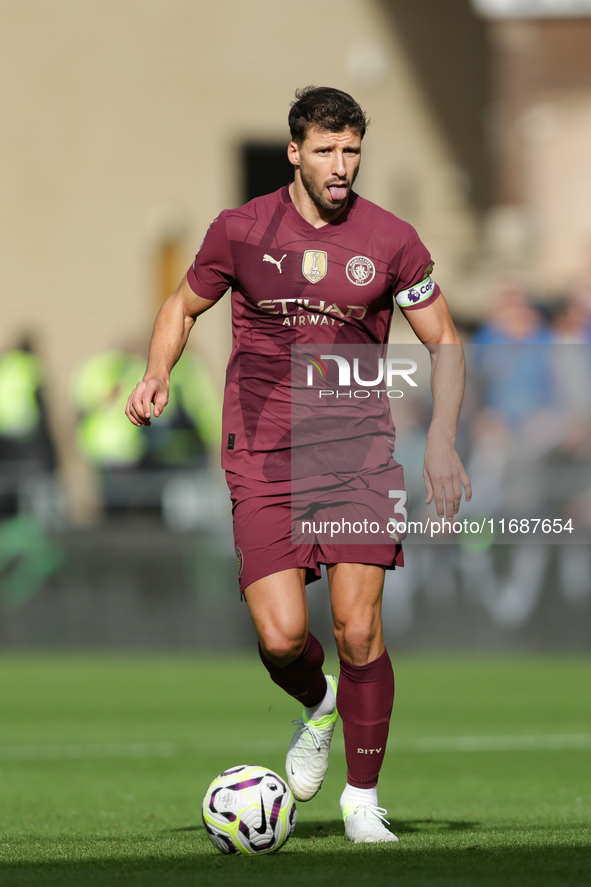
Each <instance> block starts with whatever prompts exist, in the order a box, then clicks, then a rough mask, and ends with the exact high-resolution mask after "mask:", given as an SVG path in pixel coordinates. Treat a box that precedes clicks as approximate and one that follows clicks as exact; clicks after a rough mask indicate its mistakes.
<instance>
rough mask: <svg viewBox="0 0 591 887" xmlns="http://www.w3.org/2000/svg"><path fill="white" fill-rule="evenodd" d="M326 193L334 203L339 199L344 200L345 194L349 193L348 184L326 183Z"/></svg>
mask: <svg viewBox="0 0 591 887" xmlns="http://www.w3.org/2000/svg"><path fill="white" fill-rule="evenodd" d="M327 187H328V193H329V194H330V196H331V199H332V200H334V201H335V203H337V202H339V201H340V200H346V199H347V194H348V193H349V186H348V185H342V184H340V183H339V184H336V185H328V186H327Z"/></svg>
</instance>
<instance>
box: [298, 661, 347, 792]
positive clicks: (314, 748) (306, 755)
mask: <svg viewBox="0 0 591 887" xmlns="http://www.w3.org/2000/svg"><path fill="white" fill-rule="evenodd" d="M326 680H327V681H329V682H330V685H331V686H332V689H333V691H334V694H335V697H336V695H337V679H336V678H335V677H333V676H332V675H327V676H326ZM338 716H339V715H338V712H337V710H336V708H335V710H334V712H333V713H332V714H330V715H325V716H324V717H322V718H318V720H317V721H308V720H307V718H306V714H305V712H304V713H303V714H302V716H301V718H299V719H298V720H297V721H292V724H297V730H296V731H295V733H294V736H293V739H292V740H291V742H290V744H289V748H288V750H287V757H286V759H285V772H286V774H287V784H288V785H289V787H290V789H291V790H292V792H293V794H294V797H295V799H296V801H309V800H310V799H311V798H313V797H314V795H315V794H316V793H317V792H318V791H319V790H320V787H321V786H322V782H323V780H324V777H325V776H326V771H327V770H328V755H329V752H330V741H331V739H332V734H333V733H334V728H335V724H336V722H337V718H338Z"/></svg>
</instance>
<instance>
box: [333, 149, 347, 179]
mask: <svg viewBox="0 0 591 887" xmlns="http://www.w3.org/2000/svg"><path fill="white" fill-rule="evenodd" d="M332 174H333V175H334V176H342V177H345V176H346V175H347V167H346V166H345V155H344V154H343V152H342V151H335V152H334V154H333V158H332Z"/></svg>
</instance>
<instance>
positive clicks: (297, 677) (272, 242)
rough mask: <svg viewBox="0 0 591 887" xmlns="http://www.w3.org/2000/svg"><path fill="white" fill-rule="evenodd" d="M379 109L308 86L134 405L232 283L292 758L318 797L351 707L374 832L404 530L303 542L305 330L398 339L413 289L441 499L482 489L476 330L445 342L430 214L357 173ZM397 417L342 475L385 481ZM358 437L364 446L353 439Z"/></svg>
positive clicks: (379, 814) (242, 511)
mask: <svg viewBox="0 0 591 887" xmlns="http://www.w3.org/2000/svg"><path fill="white" fill-rule="evenodd" d="M366 125H367V120H366V117H365V114H364V112H363V111H362V109H361V108H360V107H359V105H358V104H357V103H356V102H355V101H354V100H353V99H352V97H351V96H350V95H348V94H347V93H344V92H341V91H340V90H337V89H332V88H328V87H308V88H306V89H303V90H300V91H298V92H297V93H296V101H295V102H294V103H293V104H292V106H291V110H290V114H289V126H290V131H291V142H290V144H289V147H288V149H287V153H288V158H289V160H290V162H291V163H292V164H293V167H294V181H293V182H292V183H291V184H290V185H289V186H286V187H284V188H281V189H280V190H279V191H277V192H275V193H273V194H269V195H266V196H264V197H260V198H256V199H255V200H252V201H251V202H250V203H248V204H246V205H245V206H242V207H239V208H238V209H233V210H225V211H224V212H222V213H221V214H220V215H219V216H218V217H217V218H216V219H215V220H214V221H213V222H212V223H211V225H210V227H209V229H208V231H207V233H206V235H205V238H204V241H203V243H202V245H201V248H200V250H199V252H198V253H197V256H196V257H195V261H194V263H193V265H192V267H191V268H190V269H189V271H188V272H187V275H186V277H185V279H184V280H183V281H182V283H181V285H180V286H179V288H178V289H177V291H176V292H175V293H174V294H173V295H172V296H171V297H170V298H169V299H168V300H167V301H166V302H165V303H164V305H163V306H162V308H161V310H160V312H159V314H158V317H157V319H156V323H155V326H154V332H153V335H152V340H151V344H150V354H149V360H148V367H147V370H146V374H145V376H144V379H143V381H142V382H140V383H139V384H138V385H137V387H136V388H135V389H134V391H133V392H132V394H131V395H130V397H129V401H128V406H127V415H128V417H129V419H130V420H131V421H132V422H133V423H134V424H136V425H149V424H150V420H151V411H152V405H153V409H154V416H155V417H157V416H159V415H160V414H161V413H162V410H163V409H164V408H165V406H166V403H167V400H168V391H169V380H170V372H171V370H172V368H173V366H174V365H175V363H176V361H177V360H178V359H179V357H180V355H181V353H182V351H183V348H184V346H185V344H186V342H187V338H188V336H189V333H190V330H191V328H192V326H193V324H194V323H195V320H196V318H197V317H198V316H199V315H200V314H202V313H203V312H204V311H207V310H208V309H209V308H211V307H212V306H213V305H214V304H215V303H216V301H217V300H218V299H219V298H221V297H222V296H223V295H224V293H225V292H226V290H227V289H228V288H231V289H232V318H233V321H232V322H233V348H232V354H231V357H230V361H229V364H228V370H227V377H226V390H225V398H224V413H223V425H224V432H223V434H224V437H223V449H222V452H223V458H222V465H223V467H224V468H225V470H226V472H227V475H226V476H227V481H228V486H229V488H230V492H231V497H232V503H233V519H234V536H235V542H236V553H237V556H238V563H239V581H240V588H241V592H242V594H243V595H244V597H245V599H246V601H247V604H248V607H249V610H250V614H251V617H252V620H253V623H254V626H255V629H256V632H257V635H258V639H259V651H260V656H261V660H262V662H263V665H264V666H265V668H266V669H267V670H268V672H269V674H270V676H271V679H272V680H273V681H274V682H275V683H276V684H278V685H279V686H280V687H282V688H283V689H284V690H285V691H286V692H287V693H289V694H290V695H291V696H293V697H294V698H295V699H296V700H298V701H299V702H300V704H302V705H303V706H304V710H303V713H302V716H301V718H300V720H299V722H297V724H298V726H297V730H296V733H295V735H294V737H293V739H292V742H291V745H290V747H289V750H288V753H287V760H286V771H287V780H288V782H289V785H290V786H291V788H292V791H293V793H294V795H295V797H296V798H297V799H298V800H300V801H305V800H309V799H310V798H312V797H313V796H314V795H315V794H316V792H317V791H318V790H319V788H320V786H321V785H322V781H323V778H324V775H325V773H326V770H327V767H328V754H329V746H330V740H331V738H332V734H333V731H334V726H335V722H336V720H337V710H338V713H339V714H340V716H341V718H342V721H343V732H344V738H345V752H346V760H347V783H346V786H345V789H344V791H343V793H342V796H341V809H342V812H343V817H344V820H345V832H346V835H347V837H348V838H349V839H350V840H351V841H353V842H356V843H361V842H384V841H397V840H398V839H397V838H396V836H395V835H394V834H393V833H392V832H391V831H390V830H389V829H388V828H386V825H387V820H385V814H386V811H385V810H384V809H383V808H381V807H380V806H379V805H378V796H377V782H378V775H379V772H380V768H381V766H382V761H383V758H384V751H385V747H386V740H387V736H388V729H389V722H390V715H391V711H392V704H393V700H394V676H393V671H392V665H391V662H390V658H389V656H388V653H387V651H386V649H385V646H384V640H383V633H382V621H381V600H382V588H383V582H384V570H385V569H393V568H394V567H395V566H396V564H398V565H401V563H402V557H401V547H400V545H399V544H398V542H397V541H396V540H393V541H392V543H391V544H379V545H371V544H368V543H367V542H364V544H355V543H354V541H353V542H352V543H351V544H345V545H336V544H330V541H327V540H324V541H319V540H318V539H315V540H312V541H309V542H303V543H302V544H298V545H294V544H292V538H291V525H290V505H291V494H292V477H291V474H290V389H289V384H290V369H291V362H290V356H291V346H292V345H293V344H295V345H302V346H315V345H319V344H321V345H323V346H324V347H330V346H331V345H335V346H336V345H339V344H344V345H368V344H375V345H376V346H379V345H380V344H383V343H386V342H387V341H388V334H389V328H390V320H391V316H392V310H393V307H394V305H393V302H394V300H395V301H396V302H397V303H398V305H399V306H400V308H401V309H402V311H403V312H404V314H405V316H406V318H407V320H408V321H409V323H410V325H411V327H412V329H413V330H414V331H415V333H416V335H417V336H418V338H419V339H420V340H421V341H422V342H423V343H425V344H426V345H427V347H428V348H429V349H430V351H431V362H432V382H431V384H432V390H433V398H434V410H433V419H432V422H431V425H430V429H429V435H428V443H427V448H426V452H425V467H424V477H425V484H426V489H427V503H428V502H430V501H432V500H434V501H435V505H436V509H437V513H438V515H440V516H443V515H445V516H446V517H447V518H452V517H453V515H454V514H455V513H456V512H457V511H458V508H459V505H460V499H461V495H462V485H463V486H464V488H465V491H466V497H467V498H469V497H470V484H469V480H468V478H467V476H466V473H465V471H464V468H463V466H462V464H461V462H460V459H459V457H458V455H457V453H456V451H455V448H454V441H455V432H456V425H457V419H458V415H459V409H460V404H461V400H462V395H463V385H464V366H463V355H462V352H461V347H458V348H453V349H451V350H448V351H447V354H446V356H445V358H443V357H442V351H441V349H439V348H438V347H437V346H439V345H446V344H455V345H458V346H459V342H460V340H459V338H458V335H457V332H456V330H455V327H454V325H453V322H452V319H451V317H450V314H449V311H448V308H447V305H446V302H445V300H444V298H443V296H442V295H441V293H440V291H439V288H438V286H437V285H436V284H435V283H434V282H433V281H432V279H431V277H430V274H431V268H432V261H431V257H430V255H429V253H428V252H427V250H426V248H425V247H424V246H423V244H422V243H421V241H420V240H419V238H418V235H417V233H416V232H415V230H414V229H413V228H412V227H411V226H410V225H408V224H407V223H405V222H403V221H401V220H400V219H398V218H396V217H395V216H394V215H392V214H391V213H389V212H387V211H385V210H383V209H381V208H380V207H378V206H376V205H375V204H372V203H370V202H369V201H367V200H364V199H363V198H362V197H360V196H359V195H357V194H355V193H354V192H353V191H352V190H351V188H352V185H353V182H354V181H355V177H356V175H357V173H358V171H359V163H360V157H361V142H362V139H363V136H364V134H365V129H366ZM378 425H379V423H378ZM384 430H386V431H387V430H388V429H381V428H379V427H376V428H374V427H373V426H372V427H370V428H369V431H367V430H363V431H361V430H359V431H358V432H357V434H358V436H359V438H360V439H361V444H359V441H358V440H357V441H351V447H352V448H353V449H356V450H359V448H361V449H360V451H361V452H362V453H369V452H371V453H372V454H374V455H373V456H372V460H373V461H371V460H370V461H371V464H370V466H369V469H366V468H365V467H364V466H365V464H366V462H363V466H362V467H361V468H359V469H358V470H357V471H354V472H351V471H349V472H348V473H347V472H346V473H345V475H346V476H343V473H342V471H339V472H338V478H337V479H338V482H342V483H344V484H345V486H348V487H350V488H351V489H353V488H355V489H357V488H359V489H365V488H367V489H368V496H369V495H370V494H371V493H372V489H373V488H372V484H374V483H375V484H377V487H376V488H380V484H381V486H382V487H383V483H382V480H381V479H383V475H384V473H385V472H387V471H394V472H396V471H398V470H399V469H400V466H397V465H396V463H393V464H392V441H391V438H390V437H389V436H386V435H385V434H384V433H383V431H384ZM346 436H347V435H344V437H346ZM342 449H343V451H344V452H345V456H346V450H347V447H346V446H345V447H343V448H342ZM376 454H377V455H376ZM362 461H363V460H362ZM341 467H342V466H341ZM345 467H346V466H345ZM328 470H329V471H330V468H329V469H328ZM336 476H337V475H335V477H336ZM385 476H386V477H388V475H387V474H385ZM386 486H387V485H386ZM386 495H387V493H386ZM320 564H325V565H326V569H327V574H328V582H329V588H330V599H331V606H332V613H333V620H334V634H335V639H336V645H337V650H338V654H339V657H340V676H339V681H338V687H337V680H336V678H334V677H332V676H325V675H324V673H323V671H322V665H323V662H324V652H323V649H322V646H321V644H320V643H319V641H318V640H317V639H316V638H315V637H314V635H313V634H312V633H311V632H310V631H309V629H308V610H307V604H306V590H305V586H306V582H310V581H313V580H314V579H315V578H318V576H319V575H320Z"/></svg>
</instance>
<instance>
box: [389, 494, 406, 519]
mask: <svg viewBox="0 0 591 887" xmlns="http://www.w3.org/2000/svg"><path fill="white" fill-rule="evenodd" d="M388 497H389V498H390V499H396V504H395V505H394V514H401V515H402V520H403V522H404V523H406V520H407V518H408V514H407V512H406V508H405V507H404V506H405V505H406V498H407V496H406V490H388Z"/></svg>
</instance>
